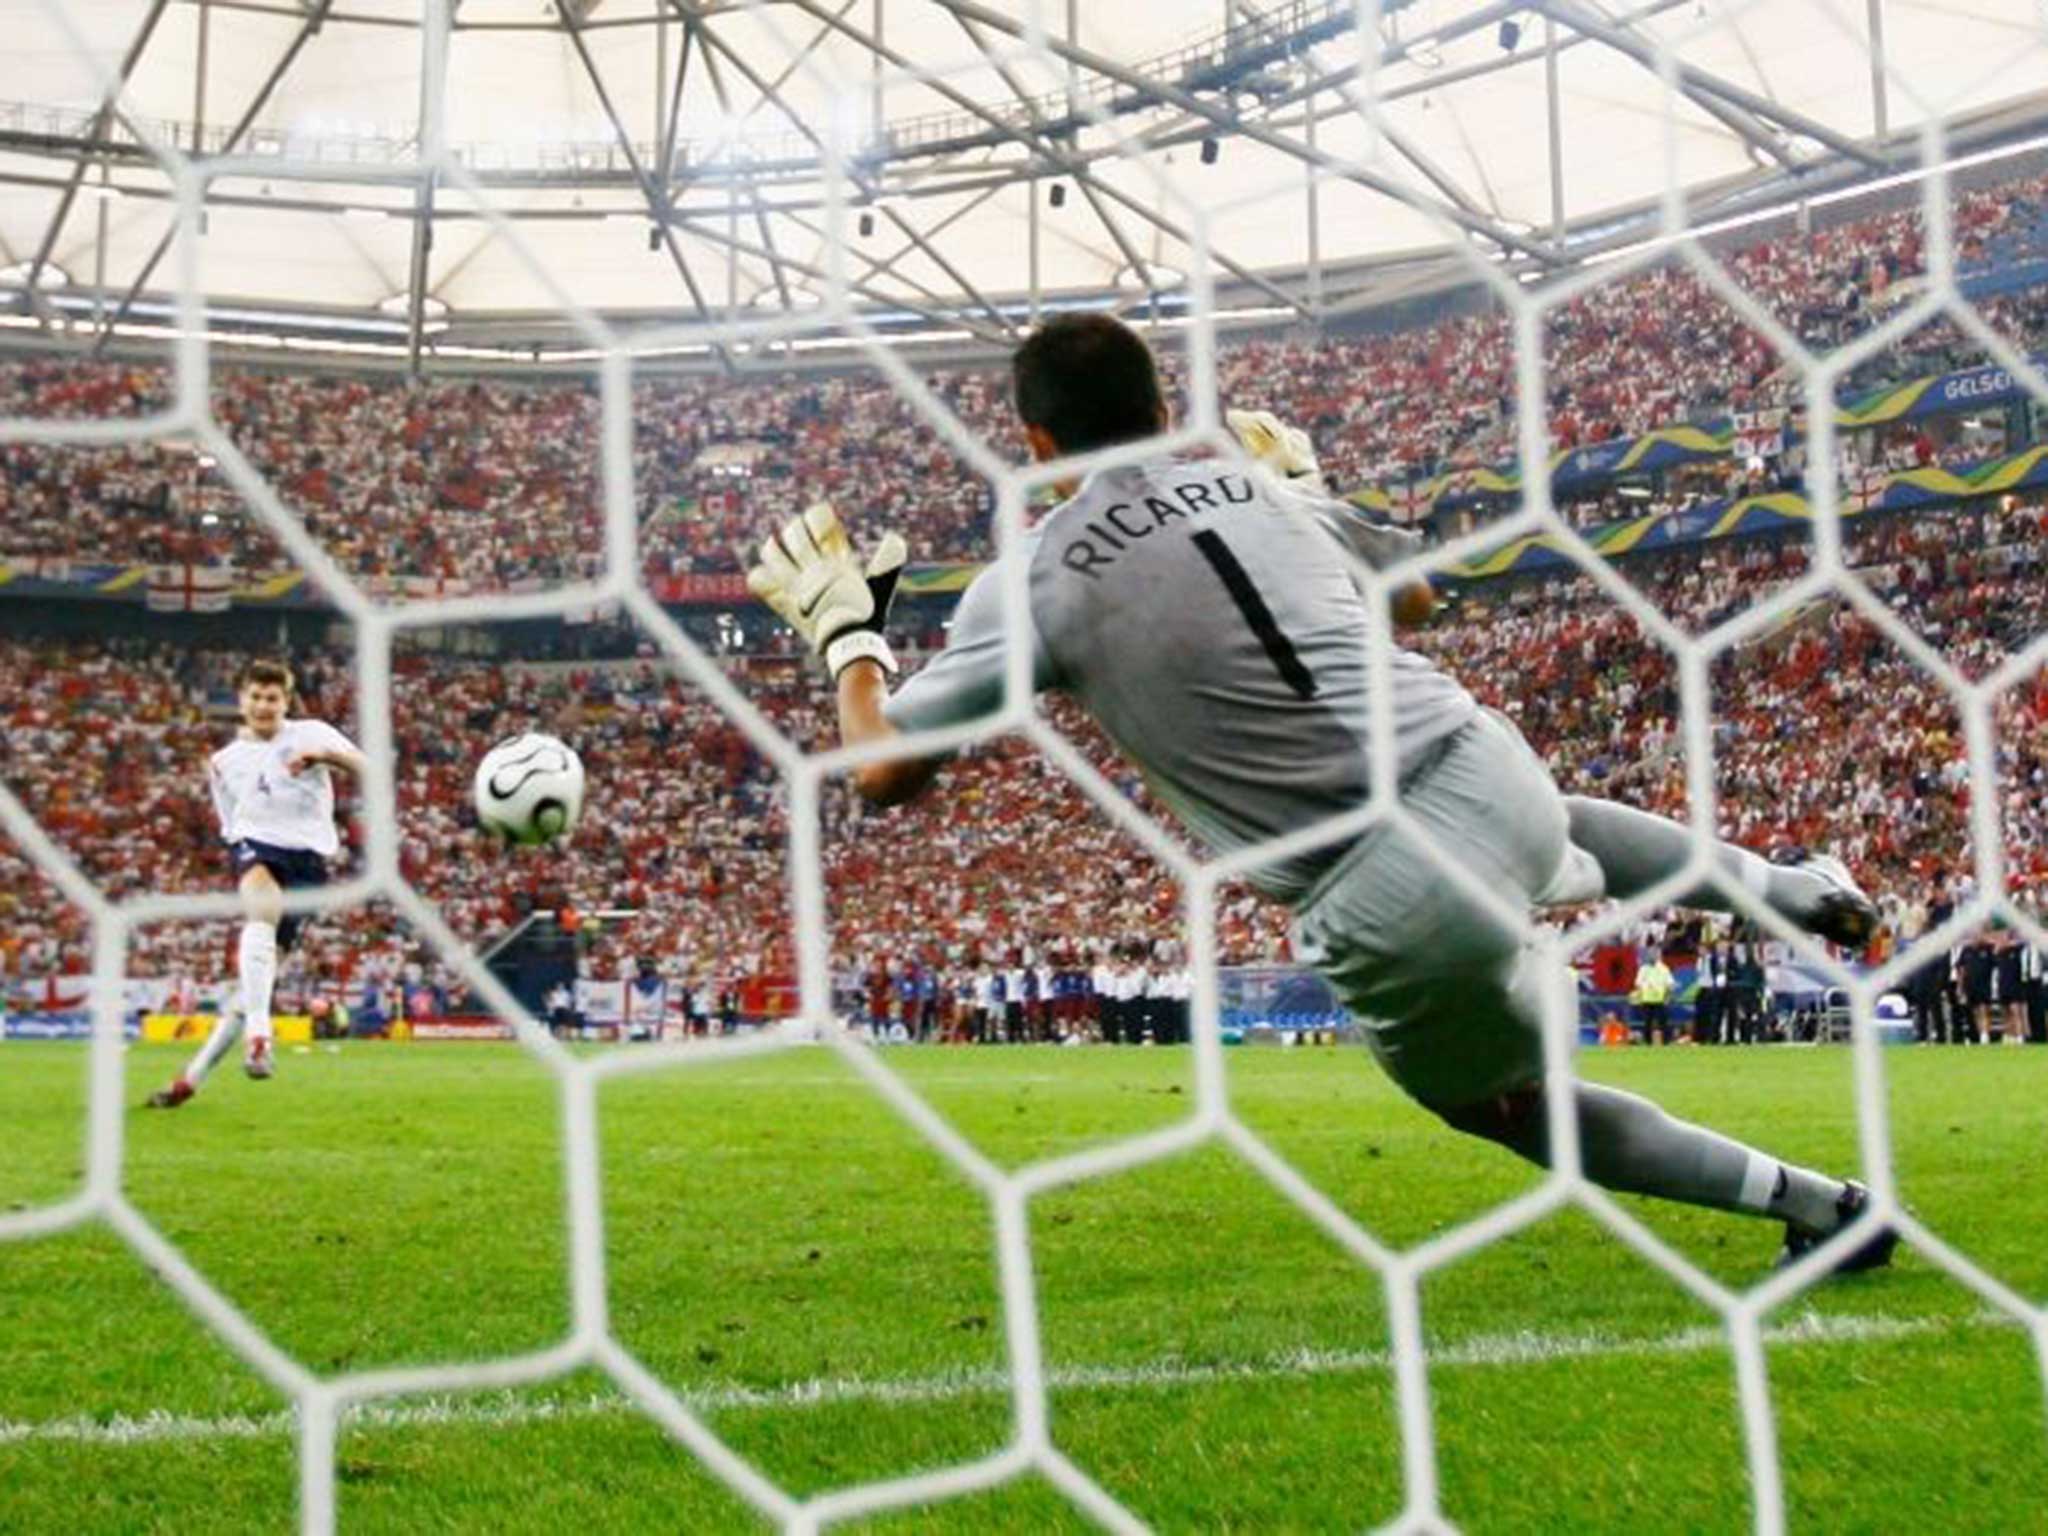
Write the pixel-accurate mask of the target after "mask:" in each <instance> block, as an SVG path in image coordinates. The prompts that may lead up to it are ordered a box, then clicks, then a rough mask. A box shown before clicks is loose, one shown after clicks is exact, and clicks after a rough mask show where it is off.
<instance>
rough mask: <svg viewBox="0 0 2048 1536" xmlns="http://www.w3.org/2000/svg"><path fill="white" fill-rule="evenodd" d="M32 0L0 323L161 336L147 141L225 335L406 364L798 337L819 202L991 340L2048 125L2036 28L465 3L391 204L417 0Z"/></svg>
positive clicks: (1530, 247) (20, 57)
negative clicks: (195, 241) (1370, 103)
mask: <svg viewBox="0 0 2048 1536" xmlns="http://www.w3.org/2000/svg"><path fill="white" fill-rule="evenodd" d="M58 9H59V7H58V6H57V5H56V4H55V3H54V0H51V3H49V4H45V3H42V0H0V27H4V28H5V34H4V35H5V36H6V37H7V39H8V50H7V52H8V60H9V63H8V66H7V68H6V69H5V71H4V72H0V81H4V85H0V285H6V284H10V283H11V285H12V290H13V291H12V292H6V291H4V289H0V306H11V307H12V308H13V309H14V310H15V311H16V313H17V314H26V313H28V312H30V311H31V310H36V311H39V312H40V313H41V314H42V315H43V316H45V317H47V316H49V315H52V314H58V313H64V312H66V310H67V308H68V309H69V310H70V312H72V313H74V314H76V313H77V312H79V310H80V309H81V307H82V306H84V305H85V304H86V302H87V299H86V295H88V294H89V293H90V292H91V291H93V290H95V289H99V290H102V291H103V292H104V294H105V296H106V302H105V303H104V305H103V306H102V307H103V310H104V311H105V312H106V313H108V314H119V315H120V316H121V318H122V320H123V322H124V324H127V323H136V322H146V321H147V320H148V319H149V318H150V317H151V316H152V315H157V316H159V317H160V316H161V314H162V310H161V308H160V307H159V306H158V305H157V303H156V301H157V300H158V299H160V297H161V295H162V294H163V292H164V290H165V289H166V287H167V285H168V283H169V282H170V280H171V275H172V273H173V271H174V269H175V263H174V262H172V261H168V260H164V259H161V258H159V257H158V255H157V253H158V251H159V249H160V247H162V245H163V244H164V242H165V240H166V232H167V230H168V229H169V227H170V224H171V218H172V209H173V206H174V204H173V202H172V200H171V198H170V196H169V190H168V189H169V182H168V179H167V178H166V176H165V175H164V174H163V173H162V171H161V169H160V168H159V167H158V165H157V164H156V163H155V161H154V160H152V158H151V156H150V152H149V150H148V149H146V148H145V147H144V145H143V141H144V140H145V139H148V138H152V137H153V138H156V139H158V140H161V141H166V142H170V143H174V144H176V145H177V146H178V147H179V148H180V149H183V150H190V149H192V148H193V147H194V146H195V145H196V146H197V147H198V149H199V151H200V153H201V155H202V156H203V157H214V164H215V166H216V169H217V171H218V173H219V174H217V175H215V176H214V177H213V179H211V180H210V181H209V182H208V185H207V204H208V206H207V213H206V218H205V224H204V235H203V238H202V239H201V240H200V241H199V274H200V281H201V284H202V285H203V287H204V289H205V291H206V292H207V293H208V295H209V296H210V298H211V299H212V300H213V301H214V302H215V303H216V304H217V305H221V306H224V307H225V308H227V309H229V310H233V309H234V308H237V307H239V308H240V309H242V310H243V311H245V312H247V315H253V316H255V317H256V318H254V319H250V318H246V316H245V318H243V319H242V320H240V321H237V320H236V319H235V317H234V316H233V314H232V313H229V314H225V315H223V316H222V317H221V322H220V323H223V324H234V323H240V324H248V325H259V324H271V323H282V322H278V321H275V316H276V315H278V314H280V313H289V314H292V315H296V316H298V317H299V321H298V322H295V323H303V322H306V321H307V320H308V318H309V317H315V316H317V317H322V318H323V319H324V321H325V323H327V324H328V326H329V328H330V330H331V331H332V332H333V333H335V334H342V333H346V332H347V330H348V328H349V327H351V326H353V327H355V328H357V329H359V330H360V331H361V332H362V334H364V335H379V334H381V335H383V336H384V338H385V340H386V341H388V340H389V339H390V338H391V337H392V336H394V335H395V336H398V337H400V338H402V339H403V338H410V339H411V340H412V341H413V344H414V345H419V344H420V343H421V342H422V341H423V342H424V343H425V344H426V345H427V346H429V347H432V346H435V345H441V344H445V343H446V342H448V341H449V339H451V338H457V337H466V338H469V339H473V340H475V339H485V338H496V339H497V340H499V341H501V342H508V343H509V342H511V341H515V340H519V341H523V340H525V339H529V338H530V339H533V340H536V341H538V340H540V339H542V338H543V337H548V336H551V335H559V328H558V327H556V328H553V329H551V328H550V325H549V321H548V317H551V316H552V315H553V314H554V313H555V312H557V311H558V310H559V308H560V305H561V299H562V297H564V296H566V297H567V298H568V299H570V300H573V301H574V302H576V303H579V304H582V305H585V306H588V307H589V308H591V309H593V310H599V311H603V312H606V313H608V314H613V315H617V316H622V317H637V316H647V317H660V318H662V319H664V320H672V321H675V322H677V323H679V324H683V323H687V322H691V321H693V320H694V321H702V320H704V319H706V318H716V317H717V316H719V315H723V314H729V313H731V312H732V310H734V309H737V310H739V311H741V312H743V313H745V314H747V315H749V316H767V315H775V314H779V313H787V312H791V311H794V312H798V313H801V312H803V311H805V310H807V309H810V308H813V307H815V306H816V304H817V301H818V296H819V294H820V292H821V291H822V290H824V289H826V288H827V287H828V286H829V269H830V267H831V265H832V257H831V254H830V242H831V233H832V225H831V222H830V217H831V208H830V207H829V206H828V205H829V204H831V203H832V202H833V200H834V199H833V197H832V195H831V194H833V193H834V192H836V194H837V199H838V201H839V203H840V212H839V217H840V221H841V222H840V225H839V227H840V228H841V229H842V230H843V231H844V233H845V245H846V248H847V258H846V259H847V261H848V267H847V275H848V277H849V278H850V279H851V281H852V284H853V287H852V292H853V297H854V299H855V301H856V302H857V303H858V304H859V305H861V306H862V307H863V308H864V309H866V310H868V311H870V312H871V313H872V314H874V315H876V316H877V317H878V318H880V319H882V320H883V321H884V323H889V324H900V325H905V326H919V327H924V328H926V329H927V330H930V329H933V328H939V329H942V330H946V331H949V332H950V333H952V334H961V333H966V334H970V335H987V336H989V337H990V338H991V339H994V338H996V337H998V336H999V335H1001V334H1002V333H1003V331H1004V330H1005V328H1006V327H1008V326H1009V325H1011V324H1013V323H1014V322H1015V320H1016V318H1017V311H1018V309H1019V306H1020V305H1021V303H1022V302H1023V300H1024V298H1025V296H1027V295H1029V294H1031V293H1034V292H1036V293H1038V294H1040V295H1045V296H1062V295H1064V296H1082V295H1101V294H1104V293H1122V294H1125V295H1129V296H1134V297H1135V298H1136V299H1137V300H1138V301H1139V302H1145V303H1157V304H1160V305H1162V306H1164V307H1165V308H1167V309H1171V308H1173V307H1175V306H1177V305H1179V304H1181V303H1183V302H1184V297H1183V296H1182V295H1180V294H1179V293H1178V291H1177V290H1178V289H1179V288H1180V287H1181V285H1182V283H1183V280H1184V275H1185V274H1186V273H1187V272H1189V271H1190V270H1191V269H1193V268H1194V267H1195V266H1196V265H1197V264H1198V262H1200V261H1201V260H1202V257H1201V255H1199V254H1198V253H1197V251H1196V250H1195V248H1194V242H1193V240H1192V238H1191V237H1192V233H1193V228H1194V226H1195V224H1196V223H1197V222H1198V221H1205V222H1206V225H1207V228H1208V233H1209V247H1208V262H1209V268H1208V269H1209V271H1210V272H1211V273H1212V274H1214V276H1215V278H1216V280H1217V282H1218V283H1219V284H1221V285H1223V287H1224V288H1225V289H1226V303H1227V305H1228V306H1231V307H1237V308H1240V309H1243V310H1247V311H1251V312H1263V313H1265V314H1267V315H1269V316H1270V315H1285V314H1287V313H1288V312H1290V311H1299V312H1302V313H1304V314H1308V313H1312V312H1315V311H1318V310H1321V309H1324V308H1326V307H1328V306H1332V305H1341V304H1344V303H1347V302H1350V303H1355V302H1357V300H1358V297H1359V295H1360V294H1361V293H1366V294H1370V293H1372V292H1374V291H1376V289H1375V286H1374V285H1375V284H1376V283H1380V284H1383V283H1384V280H1385V277H1386V273H1387V270H1388V268H1389V266H1390V264H1393V263H1397V262H1402V261H1406V262H1409V263H1411V264H1412V262H1413V261H1414V259H1415V258H1416V257H1417V256H1418V255H1421V254H1426V253H1431V252H1437V253H1440V252H1442V251H1443V250H1444V249H1445V248H1446V247H1447V246H1448V245H1449V244H1450V243H1451V240H1452V233H1451V232H1452V231H1454V230H1462V231H1463V232H1464V234H1463V235H1462V236H1460V237H1459V238H1463V239H1466V240H1467V241H1468V242H1469V243H1470V244H1471V245H1472V246H1473V248H1474V249H1476V250H1478V251H1480V252H1482V253H1484V254H1485V255H1486V256H1488V257H1489V258H1493V259H1499V260H1503V261H1508V262H1511V263H1514V264H1516V265H1519V266H1522V267H1524V268H1533V269H1538V270H1541V269H1546V268H1550V267H1554V266H1558V265H1562V264H1568V263H1569V262H1570V261H1572V260H1576V259H1581V258H1582V257H1583V255H1584V254H1585V253H1586V252H1587V251H1589V250H1591V249H1593V248H1594V247H1595V246H1596V245H1597V244H1598V243H1599V242H1600V241H1601V240H1602V239H1605V240H1608V241H1616V240H1620V239H1623V238H1639V237H1640V236H1641V234H1643V233H1645V232H1646V230H1645V228H1644V226H1643V222H1642V219H1641V217H1640V215H1641V214H1642V210H1644V209H1645V208H1649V207H1654V204H1655V200H1656V198H1657V195H1658V193H1659V190H1660V188H1662V186H1663V185H1664V184H1665V181H1666V168H1667V165H1669V166H1671V167H1673V168H1674V170H1675V175H1676V183H1677V184H1678V185H1680V186H1683V187H1685V188H1687V189H1689V190H1690V192H1691V194H1692V196H1693V206H1694V209H1695V216H1696V217H1705V216H1706V215H1707V213H1708V212H1709V211H1710V210H1713V209H1716V208H1720V207H1725V206H1732V204H1731V203H1730V200H1731V199H1736V198H1741V197H1750V198H1755V197H1758V196H1762V195H1767V194H1770V193H1772V192H1773V191H1774V190H1775V192H1777V193H1779V194H1784V193H1786V192H1787V191H1788V189H1802V188H1806V187H1811V186H1816V185H1821V184H1825V183H1826V182H1827V181H1828V180H1829V179H1831V178H1836V179H1838V178H1840V177H1842V176H1844V175H1845V174H1849V173H1872V174H1874V173H1877V172H1879V171H1882V170H1884V169H1889V168H1893V167H1896V166H1899V165H1901V164H1904V163H1907V162H1910V161H1911V160H1912V159H1913V158H1914V156H1915V155H1916V154H1917V146H1916V144H1915V142H1914V131H1915V130H1916V129H1917V127H1918V126H1919V125H1920V124H1921V123H1922V122H1923V121H1924V120H1926V119H1927V117H1928V116H1929V114H1930V113H1933V114H1935V115H1936V116H1938V117H1939V118H1941V119H1942V120H1944V121H1946V122H1947V123H1948V124H1949V125H1950V126H1951V128H1952V130H1953V132H1954V135H1955V137H1956V138H1957V139H1958V140H1959V141H1963V140H1971V139H1974V138H1978V137H1989V136H1993V135H2003V136H2005V137H2011V136H2013V135H2015V134H2017V133H2018V132H2020V131H2021V130H2022V129H2024V128H2025V127H2027V126H2029V125H2031V124H2033V123H2034V122H2036V121H2038V120H2041V119H2042V118H2044V117H2048V113H2044V112H2043V110H2042V107H2043V98H2041V97H2039V96H2030V95H2029V93H2031V92H2036V91H2038V87H2039V84H2040V82H2041V81H2042V80H2043V79H2044V78H2048V75H2044V71H2043V64H2044V54H2043V48H2044V22H2043V19H2042V13H2041V11H2040V8H2039V6H2038V4H2037V3H2036V0H1918V3H1915V0H1834V3H1831V4H1828V3H1819V0H1815V3H1805V0H1770V3H1768V4H1748V5H1739V4H1731V3H1728V0H1639V3H1636V4H1634V5H1629V4H1626V3H1624V0H1548V3H1543V4H1526V3H1525V4H1509V3H1498V4H1452V3H1448V0H1386V3H1385V4H1384V6H1383V10H1384V14H1383V15H1382V16H1381V17H1380V19H1379V25H1378V31H1379V37H1378V40H1377V43H1376V46H1375V50H1374V51H1375V52H1376V53H1377V55H1378V62H1377V64H1376V65H1375V67H1374V68H1373V69H1372V70H1370V71H1368V70H1365V69H1364V68H1363V67H1362V66H1363V64H1364V62H1365V56H1366V50H1365V49H1364V48H1363V46H1362V40H1363V37H1364V35H1365V34H1364V33H1363V32H1362V31H1361V30H1360V28H1359V26H1358V24H1357V12H1356V10H1355V9H1354V5H1353V0H1204V3H1199V4H1172V5H1163V4H1154V5H1116V6H1112V5H1105V4H1100V3H1095V4H1089V5H1086V6H1082V5H1080V4H1078V0H1041V3H1040V4H1038V5H1036V6H1034V5H1032V4H1031V3H1029V0H769V3H716V0H552V3H549V0H459V3H457V4H456V5H455V7H454V12H453V19H452V25H451V29H450V31H449V33H448V35H447V39H446V67H445V74H444V77H443V78H444V79H445V86H444V87H443V88H442V90H441V92H440V100H441V102H442V104H443V110H444V113H445V125H446V126H445V135H446V141H447V144H448V146H449V149H450V154H451V156H452V157H453V158H454V159H455V160H456V161H458V162H459V164H460V165H461V167H462V168H463V173H462V174H461V175H458V176H445V175H444V176H440V177H437V178H435V179H434V181H433V184H432V185H431V186H422V185H421V181H422V177H421V175H420V166H421V163H422V162H421V154H420V142H421V135H422V100H423V92H422V81H423V78H424V77H425V76H426V75H427V74H428V70H427V69H426V68H424V67H423V60H424V59H425V58H426V57H427V55H428V54H429V53H435V52H438V49H436V48H434V47H431V46H428V45H430V44H432V42H433V41H434V39H432V38H431V37H429V36H428V35H427V34H425V33H423V31H422V29H421V26H420V21H419V18H420V5H419V3H418V0H99V3H95V4H93V5H90V6H64V7H62V10H63V12H64V13H65V15H66V16H67V17H68V18H69V20H68V25H69V26H70V27H72V28H76V29H77V31H78V32H79V33H82V34H83V38H84V41H85V43H86V44H87V45H88V48H89V50H90V56H89V57H86V56H81V55H80V54H79V52H78V50H77V49H76V48H75V47H73V45H72V44H71V42H70V41H69V40H68V39H67V37H66V31H65V25H66V24H64V23H60V21H59V20H58V19H57V15H56V12H57V11H58ZM1034 16H1037V17H1038V18H1039V21H1038V22H1036V23H1035V22H1034V20H1033V18H1034ZM1041 24H1042V25H1043V27H1045V28H1047V29H1049V31H1048V32H1047V33H1045V34H1041V36H1042V38H1043V41H1044V42H1045V43H1046V47H1045V49H1043V50H1036V49H1034V48H1032V47H1031V46H1030V43H1031V35H1030V34H1031V30H1032V28H1033V26H1034V25H1041ZM1660 50H1661V51H1662V52H1663V54H1664V55H1665V56H1666V57H1667V58H1668V59H1669V60H1671V61H1673V64H1674V68H1673V70H1672V71H1671V73H1672V74H1674V75H1675V77H1676V85H1677V89H1676V90H1675V91H1673V90H1672V89H1671V88H1670V87H1668V86H1667V84H1666V79H1665V76H1664V74H1662V73H1660V65H1659V55H1660ZM1873 57H1875V58H1877V59H1879V60H1881V61H1882V67H1879V68H1873V63H1872V60H1873ZM124 71H125V79H126V85H125V88H124V90H123V93H122V95H121V97H120V98H119V102H118V108H117V110H115V111H113V112H111V113H105V112H103V111H102V108H103V105H104V103H105V101H106V96H105V87H106V84H107V82H108V81H109V80H111V79H112V78H114V77H116V76H119V75H121V74H122V73H123V72H124ZM1367 88H1370V89H1371V90H1372V91H1373V93H1374V94H1375V96H1376V98H1377V99H1378V100H1379V101H1381V102H1382V103H1383V106H1382V113H1381V126H1382V127H1383V129H1384V131H1383V132H1379V133H1375V132H1374V130H1373V128H1372V127H1371V126H1369V125H1368V122H1367V120H1366V118H1365V117H1364V115H1363V114H1361V112H1360V111H1359V110H1358V106H1357V103H1358V102H1359V101H1360V100H1361V99H1362V92H1363V91H1364V90H1366V89H1367ZM1667 121H1668V122H1669V123H1670V124H1671V125H1672V127H1671V131H1669V132H1667V129H1666V123H1667ZM1212 156H1213V159H1211V158H1210V157H1212ZM1667 157H1668V158H1667ZM1316 165H1319V166H1320V167H1321V169H1320V171H1317V172H1315V173H1314V174H1313V177H1312V174H1311V166H1316ZM1162 178H1164V179H1166V180H1168V181H1170V183H1171V184H1172V187H1173V188H1174V189H1175V190H1173V191H1171V192H1168V191H1165V190H1162V185H1161V181H1162ZM1312 179H1313V180H1314V182H1315V183H1316V185H1317V189H1318V190H1317V194H1316V197H1315V201H1314V205H1313V208H1312V207H1311V203H1310V199H1309V194H1308V189H1309V185H1310V182H1311V180H1312ZM1055 187H1058V188H1059V191H1058V192H1055V191H1054V188H1055ZM1390 193H1391V194H1395V195H1389V194H1390ZM1056 196H1057V197H1058V198H1059V199H1060V204H1059V206H1054V203H1053V199H1054V198H1055V197H1056ZM1404 200H1405V201H1404ZM1425 205H1426V206H1427V207H1428V208H1429V209H1431V210H1432V211H1431V212H1429V213H1424V212H1422V211H1419V209H1420V208H1421V207H1423V206H1425ZM1630 213H1634V214H1636V215H1638V216H1639V217H1638V218H1637V220H1636V222H1634V223H1629V222H1627V220H1626V218H1625V217H1624V216H1626V215H1628V214H1630ZM492 214H494V215H496V216H497V217H495V218H493V217H490V216H487V215H492ZM515 234H516V237H517V238H516V239H515V238H514V235H515ZM522 247H524V250H523V251H522V249H521V248H522ZM31 272H33V273H35V274H36V277H37V283H38V287H37V290H36V291H35V293H34V294H32V295H31V294H30V293H28V292H27V291H26V282H27V278H28V276H29V274H30V273H31ZM15 323H16V324H17V325H20V324H22V323H23V322H22V321H21V320H19V319H17V320H16V322H15Z"/></svg>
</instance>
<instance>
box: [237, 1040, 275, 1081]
mask: <svg viewBox="0 0 2048 1536" xmlns="http://www.w3.org/2000/svg"><path fill="white" fill-rule="evenodd" d="M242 1070H243V1071H244V1072H246V1073H248V1074H249V1076H251V1077H253V1078H254V1079H256V1081H258V1082H262V1081H263V1080H264V1079H265V1078H267V1077H269V1076H270V1074H271V1070H272V1068H271V1064H270V1042H269V1041H268V1040H251V1041H250V1042H249V1054H248V1055H247V1056H245V1057H244V1058H243V1059H242Z"/></svg>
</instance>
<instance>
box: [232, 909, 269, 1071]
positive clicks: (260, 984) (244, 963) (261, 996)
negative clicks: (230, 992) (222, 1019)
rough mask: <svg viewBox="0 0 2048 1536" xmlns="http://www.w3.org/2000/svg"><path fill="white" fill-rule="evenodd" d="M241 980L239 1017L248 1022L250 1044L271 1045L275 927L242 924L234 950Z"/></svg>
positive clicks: (259, 924) (252, 923)
mask: <svg viewBox="0 0 2048 1536" xmlns="http://www.w3.org/2000/svg"><path fill="white" fill-rule="evenodd" d="M236 962H237V964H238V965H239V967H240V969H241V976H242V1015H243V1017H244V1018H246V1019H247V1020H248V1028H249V1041H250V1044H251V1045H252V1046H253V1045H254V1044H255V1043H256V1042H257V1041H259V1040H260V1041H263V1042H264V1043H265V1044H266V1045H268V1043H269V1041H270V994H271V991H272V989H273V988H274V987H275V986H276V984H277V925H276V924H275V923H259V922H255V921H250V922H246V923H244V924H242V940H241V943H240V945H239V946H238V947H237V949H236Z"/></svg>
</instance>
